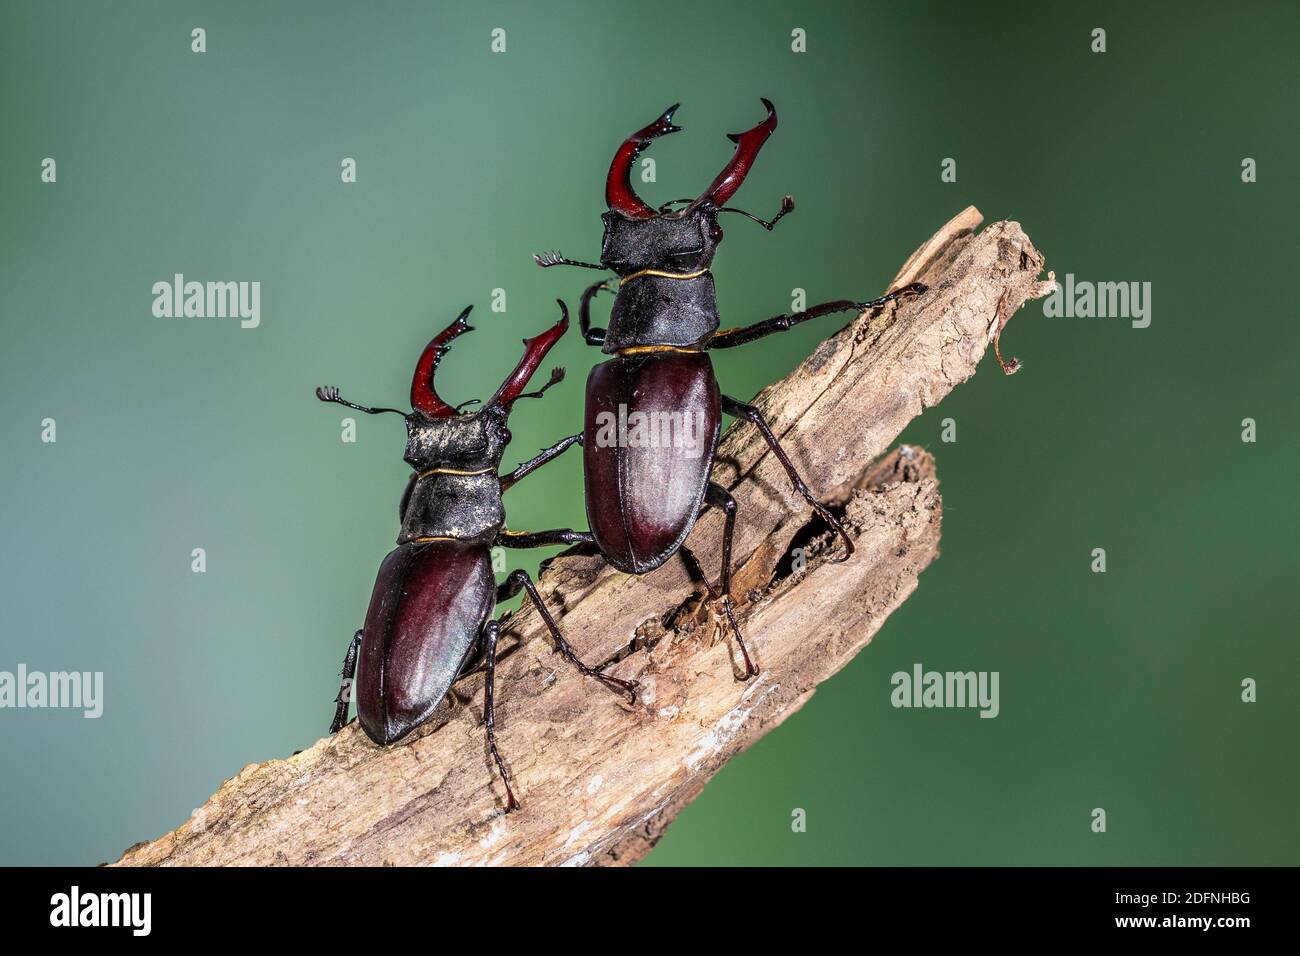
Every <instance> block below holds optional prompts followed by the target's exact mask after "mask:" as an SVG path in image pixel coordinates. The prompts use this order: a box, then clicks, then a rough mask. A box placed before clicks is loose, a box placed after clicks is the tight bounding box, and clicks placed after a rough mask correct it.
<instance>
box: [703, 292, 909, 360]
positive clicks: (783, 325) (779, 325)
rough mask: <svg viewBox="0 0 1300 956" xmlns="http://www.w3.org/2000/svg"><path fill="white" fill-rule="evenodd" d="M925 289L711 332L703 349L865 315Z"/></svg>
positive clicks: (841, 302) (823, 306) (838, 301)
mask: <svg viewBox="0 0 1300 956" xmlns="http://www.w3.org/2000/svg"><path fill="white" fill-rule="evenodd" d="M927 288H928V287H927V286H925V285H924V284H922V283H920V282H912V283H910V284H908V285H905V286H903V287H902V288H901V289H895V290H894V291H893V292H889V293H886V294H885V295H882V296H881V297H880V298H878V299H869V300H868V301H866V302H855V301H853V300H852V299H836V300H835V301H833V302H823V303H822V304H821V305H814V306H813V307H812V308H811V309H805V310H804V311H802V312H795V313H793V314H791V315H778V316H774V317H773V318H770V319H764V320H763V321H762V322H755V323H754V324H753V325H746V326H744V327H743V328H739V329H723V330H722V331H721V332H714V333H713V335H712V337H710V338H709V339H706V340H705V342H704V347H705V348H706V349H730V348H735V347H736V346H737V345H748V344H749V343H750V342H753V341H755V340H756V339H761V338H762V337H763V336H765V335H771V334H772V333H773V332H784V331H786V330H787V329H792V328H794V327H795V326H796V325H798V324H799V323H800V322H807V321H808V320H809V319H817V318H820V317H821V316H823V315H830V314H831V313H833V312H865V311H866V310H867V309H874V308H877V307H879V306H882V305H884V304H885V303H887V302H893V301H894V300H895V299H901V298H903V297H904V296H910V295H920V294H921V293H922V292H924V291H925V290H926V289H927Z"/></svg>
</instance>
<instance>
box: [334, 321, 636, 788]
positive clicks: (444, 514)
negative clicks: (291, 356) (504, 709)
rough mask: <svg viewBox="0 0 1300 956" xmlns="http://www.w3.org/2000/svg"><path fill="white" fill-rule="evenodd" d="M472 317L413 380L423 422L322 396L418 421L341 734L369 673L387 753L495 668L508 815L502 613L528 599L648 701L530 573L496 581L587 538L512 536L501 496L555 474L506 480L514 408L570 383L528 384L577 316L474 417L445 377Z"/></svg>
mask: <svg viewBox="0 0 1300 956" xmlns="http://www.w3.org/2000/svg"><path fill="white" fill-rule="evenodd" d="M472 308H473V307H472V306H470V307H468V308H466V309H465V310H464V311H463V312H461V314H460V315H459V316H458V317H457V318H456V321H454V322H452V323H451V325H449V326H447V328H445V329H443V330H442V331H441V332H439V333H438V334H437V335H436V336H434V338H433V340H432V341H431V342H429V344H428V345H427V346H426V347H425V349H424V352H423V354H421V356H420V361H419V363H418V364H417V365H416V367H415V377H414V379H413V380H412V382H411V412H410V414H407V413H405V412H403V411H401V410H400V409H396V408H368V407H367V406H365V405H357V404H355V403H353V402H350V401H347V400H346V399H344V398H342V397H340V396H339V390H338V389H337V388H334V387H333V386H323V387H321V388H318V389H317V390H316V397H317V398H319V399H320V400H321V401H323V402H335V403H337V404H339V405H346V406H347V407H348V408H355V409H356V410H357V411H360V412H365V413H366V414H367V415H378V414H382V413H384V412H392V413H394V414H397V415H401V416H402V417H403V418H405V419H406V431H407V443H406V455H405V458H406V461H407V462H408V463H409V464H410V465H411V467H412V469H414V471H413V472H412V474H411V476H410V479H409V480H408V481H407V485H406V491H405V493H404V494H403V495H402V501H401V506H400V512H401V522H402V530H401V534H400V535H399V536H398V538H397V548H396V549H395V550H393V551H391V552H389V554H388V556H387V557H385V558H384V560H383V563H382V564H381V565H380V568H379V575H378V578H377V579H376V581H375V587H374V591H373V593H372V595H371V598H370V608H369V610H368V611H367V612H366V619H365V625H364V626H363V627H362V629H361V630H359V631H357V632H356V634H355V635H353V637H352V640H351V642H349V644H348V648H347V653H346V655H345V656H344V659H343V673H342V683H341V685H340V687H339V693H338V697H337V698H335V704H336V710H335V714H334V722H333V723H332V724H331V726H330V733H336V732H337V731H338V730H339V729H340V728H342V727H343V725H344V724H345V723H346V722H347V715H348V702H349V699H350V697H351V689H352V681H353V678H354V676H355V675H356V672H357V669H358V666H359V667H360V671H361V681H360V685H361V686H360V690H359V692H358V694H357V719H358V720H359V721H360V723H361V727H362V729H363V730H365V732H366V735H367V736H369V737H370V739H371V740H373V741H374V742H375V743H377V744H380V745H387V744H391V743H393V742H395V741H398V740H401V739H402V738H403V737H405V736H406V735H407V734H409V733H410V732H411V731H413V730H414V729H415V728H416V727H419V726H420V725H421V724H422V723H424V722H425V721H426V720H427V719H428V718H429V716H430V715H431V714H432V713H433V711H434V709H435V708H436V707H437V706H438V704H439V703H440V702H441V701H442V699H443V697H444V696H445V695H446V694H447V692H448V690H449V689H450V688H451V685H452V684H453V683H454V682H455V681H456V679H457V678H458V677H460V676H461V675H463V674H466V673H467V672H469V671H471V670H474V669H477V667H478V666H479V665H480V664H485V666H486V669H487V675H486V685H485V689H484V697H483V720H484V724H485V725H486V727H487V742H488V749H489V751H490V752H491V755H492V760H493V762H494V763H495V764H496V767H497V770H498V771H499V772H500V773H501V779H502V781H503V782H504V783H505V788H506V801H507V802H506V811H507V812H509V811H511V810H514V809H515V808H517V807H518V806H519V803H518V801H517V800H516V799H515V795H514V791H513V790H512V789H511V787H510V778H509V777H508V776H507V774H506V768H505V763H504V762H503V761H502V759H501V754H500V752H499V751H498V750H497V744H496V734H495V726H494V722H493V707H492V702H493V679H494V676H495V664H496V649H497V638H498V635H499V633H500V629H501V625H500V622H499V621H497V620H493V618H492V612H493V608H494V607H495V606H496V604H497V603H498V602H500V601H505V600H508V599H509V598H512V597H514V596H515V595H517V594H518V593H519V592H520V590H521V589H522V590H524V591H526V592H527V594H528V597H529V598H530V599H531V600H532V602H533V604H534V605H535V606H536V608H537V610H538V612H539V613H540V614H541V616H542V620H543V621H544V622H545V624H546V627H547V629H548V630H549V631H550V633H551V637H552V638H554V640H555V644H556V647H557V649H558V650H559V651H560V653H561V654H562V655H563V656H564V657H565V658H566V659H567V660H568V661H569V662H570V663H572V664H573V665H574V666H575V667H577V669H578V670H579V671H581V672H582V673H583V674H584V675H586V676H588V677H595V678H597V679H598V680H600V681H602V682H604V683H605V684H606V685H608V686H609V687H611V688H614V689H616V690H618V691H620V692H623V693H626V694H628V695H629V697H630V698H631V699H632V701H633V702H635V700H636V689H637V685H636V683H635V682H632V681H624V680H619V679H618V678H616V677H611V676H609V675H607V674H604V673H601V672H600V671H598V670H596V669H595V668H592V667H588V666H587V665H586V664H584V663H583V662H582V661H581V660H580V659H579V658H578V656H577V655H576V654H575V653H574V651H573V648H572V647H570V646H569V644H568V642H566V641H565V640H564V637H563V636H562V635H561V634H560V630H559V628H558V627H557V626H556V624H555V619H554V618H553V617H551V614H550V611H548V610H547V608H546V604H545V603H544V602H543V600H542V597H541V595H540V594H539V593H538V591H537V587H536V585H534V584H533V581H532V578H530V577H529V575H528V572H527V571H524V570H522V569H520V570H517V571H513V572H511V574H510V575H509V577H508V578H507V579H506V581H505V583H503V584H502V585H500V587H498V586H497V585H496V583H495V579H494V577H493V573H492V558H491V548H492V547H493V546H494V545H503V546H505V547H509V548H536V547H545V546H546V545H551V544H572V543H575V541H577V540H579V539H577V538H575V537H574V534H573V532H571V531H567V530H556V531H540V532H534V533H523V532H518V531H507V530H505V511H504V509H503V507H502V503H501V495H502V493H503V492H505V491H506V490H508V489H509V488H510V487H511V486H512V485H513V484H514V483H515V482H517V481H519V479H521V478H523V477H524V476H525V475H527V474H529V473H531V472H532V471H534V470H536V469H537V468H538V467H540V466H541V465H543V464H545V463H546V462H547V461H548V460H549V458H548V457H547V456H546V455H539V456H538V457H536V458H534V459H532V460H531V461H527V462H524V463H523V464H522V465H520V466H519V467H518V468H516V469H515V470H514V471H512V472H509V473H508V474H504V475H502V474H498V469H499V468H500V465H501V458H502V455H503V454H504V452H505V448H506V445H507V444H508V443H509V441H510V430H509V428H507V427H506V422H507V419H508V418H509V416H510V411H511V408H512V407H513V405H514V403H515V402H516V401H518V400H519V399H521V398H540V397H541V396H542V394H543V393H544V392H545V391H546V390H547V389H548V388H550V387H551V386H552V385H555V384H556V383H558V382H560V381H561V380H563V378H564V369H562V368H556V369H554V370H553V371H552V373H551V377H550V380H549V381H548V382H547V383H546V384H545V385H544V386H542V388H541V389H540V390H538V391H536V392H525V391H524V388H525V387H526V386H527V385H528V380H529V379H530V378H531V377H532V375H533V373H534V372H536V371H537V368H538V366H539V365H541V363H542V360H543V358H545V356H546V353H547V352H548V351H550V349H551V347H552V346H553V345H555V343H556V342H557V341H559V339H560V337H561V336H562V335H563V334H564V333H565V331H566V330H567V329H568V327H569V312H568V308H567V307H566V306H565V304H564V303H563V302H560V311H561V313H562V317H561V318H560V321H559V322H557V323H556V324H555V325H553V326H551V327H550V328H549V329H547V330H546V331H545V332H543V333H541V334H540V335H538V336H535V337H534V338H531V339H525V340H524V357H523V358H522V359H521V360H520V362H519V364H518V366H517V367H516V368H515V370H514V371H513V372H511V373H510V376H509V377H508V378H507V379H506V380H505V382H503V383H502V385H501V387H500V388H499V389H497V392H496V394H495V395H493V396H492V397H491V398H490V399H488V402H487V404H486V405H484V406H483V407H482V408H481V409H479V410H478V411H476V412H474V413H472V414H469V413H462V412H461V409H462V408H464V407H465V406H467V405H473V404H478V402H477V400H473V401H470V402H464V403H462V404H461V405H458V406H456V407H455V408H452V407H451V406H449V405H448V404H446V403H445V402H444V401H443V400H442V399H440V398H439V397H438V394H437V392H436V391H435V389H434V381H433V380H434V373H435V371H436V370H437V368H438V363H439V361H440V360H441V359H442V357H443V356H444V355H445V354H446V353H447V352H448V351H449V349H450V347H451V342H452V340H453V339H455V338H456V337H457V336H460V335H463V334H464V333H466V332H471V331H473V327H472V326H470V325H469V323H468V322H467V321H466V319H467V318H468V316H469V313H470V310H471V309H472Z"/></svg>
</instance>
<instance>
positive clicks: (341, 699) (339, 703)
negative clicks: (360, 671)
mask: <svg viewBox="0 0 1300 956" xmlns="http://www.w3.org/2000/svg"><path fill="white" fill-rule="evenodd" d="M360 647H361V632H360V631H357V632H356V633H355V634H353V635H352V640H350V641H348V649H347V653H345V654H344V655H343V670H342V671H341V672H340V674H339V677H340V678H342V679H341V680H340V681H339V694H338V696H337V697H335V698H334V705H335V706H334V721H333V723H331V724H330V733H332V734H337V733H338V732H339V731H340V730H342V729H343V727H344V725H346V724H347V722H348V704H350V703H351V702H352V680H353V678H355V677H356V675H357V651H358V649H359V648H360Z"/></svg>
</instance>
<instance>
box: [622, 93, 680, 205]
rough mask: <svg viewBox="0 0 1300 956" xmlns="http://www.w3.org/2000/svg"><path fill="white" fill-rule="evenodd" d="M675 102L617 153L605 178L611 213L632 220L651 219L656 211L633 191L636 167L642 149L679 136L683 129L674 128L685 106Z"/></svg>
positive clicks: (633, 135)
mask: <svg viewBox="0 0 1300 956" xmlns="http://www.w3.org/2000/svg"><path fill="white" fill-rule="evenodd" d="M681 105H682V104H680V103H674V104H673V105H672V106H670V107H668V109H666V110H664V111H663V113H661V114H660V115H659V118H658V119H656V120H655V121H654V122H653V123H651V124H650V125H648V126H643V127H641V128H640V129H639V130H637V131H636V132H635V133H633V134H632V135H631V136H629V137H628V138H627V139H625V140H624V141H623V143H622V145H620V146H619V148H618V150H617V151H615V153H614V159H613V162H611V163H610V164H609V174H608V175H607V176H606V177H605V205H607V206H608V207H609V208H610V210H611V211H613V212H618V213H622V214H623V215H624V216H627V217H628V218H630V219H651V218H653V217H654V215H655V211H654V210H653V209H651V208H650V207H649V206H647V205H646V204H645V203H644V202H642V201H641V198H640V197H639V196H637V194H636V192H635V191H634V190H633V189H632V164H633V163H634V162H635V161H636V158H637V156H638V154H640V152H641V150H643V149H645V148H646V147H647V146H649V145H650V144H651V143H652V142H653V141H654V140H656V139H658V138H659V137H660V136H667V135H668V134H669V133H678V132H680V131H681V127H680V126H674V125H673V113H675V112H676V111H677V108H678V107H679V106H681Z"/></svg>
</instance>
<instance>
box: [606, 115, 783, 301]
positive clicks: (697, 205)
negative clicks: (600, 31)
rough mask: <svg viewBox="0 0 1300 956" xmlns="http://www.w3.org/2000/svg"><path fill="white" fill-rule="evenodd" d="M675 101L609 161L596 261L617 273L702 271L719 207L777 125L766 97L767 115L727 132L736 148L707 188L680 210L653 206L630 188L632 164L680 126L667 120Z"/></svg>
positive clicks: (715, 236)
mask: <svg viewBox="0 0 1300 956" xmlns="http://www.w3.org/2000/svg"><path fill="white" fill-rule="evenodd" d="M678 105H680V104H675V105H673V106H670V107H669V108H668V109H667V110H665V111H664V112H663V114H662V115H661V116H660V117H659V118H658V119H656V120H655V121H654V122H653V123H651V124H650V125H648V126H645V127H642V128H641V129H639V130H637V131H636V132H635V133H633V134H632V135H631V136H629V137H628V138H627V139H626V140H624V141H623V143H622V145H621V146H619V148H618V150H617V151H616V152H615V153H614V160H613V162H612V163H611V164H610V167H609V175H608V176H607V177H606V179H605V203H606V205H607V206H609V212H607V213H605V214H604V215H603V216H602V217H601V218H602V219H603V220H604V223H605V237H604V240H603V242H602V244H601V252H600V264H601V265H602V266H605V267H606V268H608V269H611V270H613V271H614V272H616V273H618V274H619V275H624V276H626V275H630V274H631V273H633V272H639V271H641V270H642V269H658V270H663V271H665V272H673V273H690V272H697V271H699V270H701V269H707V268H708V267H709V264H710V263H711V262H712V261H713V253H714V251H715V250H716V249H717V246H718V243H719V242H721V241H722V229H721V227H720V226H719V225H718V218H717V214H718V211H719V210H720V209H721V208H722V207H723V206H724V205H726V203H727V200H729V199H730V198H731V197H732V196H733V195H735V193H736V190H738V189H739V188H740V186H741V184H742V183H743V182H744V181H745V177H746V176H747V175H748V174H749V170H750V168H751V167H752V166H753V165H754V160H755V159H756V158H757V157H758V151H759V150H760V149H761V148H762V147H763V144H764V143H765V142H767V138H768V137H769V136H771V135H772V131H773V130H775V129H776V107H774V106H773V105H772V103H771V102H770V101H769V100H766V99H765V100H763V105H764V106H765V107H767V117H766V118H765V119H764V120H763V121H762V122H761V123H759V124H758V125H757V126H755V127H753V128H752V129H748V130H746V131H745V132H743V133H729V134H728V137H727V138H728V139H730V140H731V141H732V142H733V143H735V144H736V151H735V153H734V154H733V155H732V157H731V160H730V161H729V162H728V163H727V165H726V166H724V167H723V169H722V172H720V173H718V175H717V177H715V178H714V180H713V182H712V183H711V184H710V185H709V187H708V188H707V189H706V190H704V192H703V193H701V194H700V195H699V197H698V198H696V199H694V200H692V201H691V202H690V203H689V204H687V205H686V206H684V207H683V208H681V209H678V210H670V209H669V208H668V207H669V206H671V205H672V204H671V203H669V204H667V205H666V206H662V207H660V208H659V209H658V210H655V209H652V208H651V207H650V206H648V205H646V204H645V203H644V202H643V201H642V200H641V198H640V197H639V196H637V194H636V193H635V191H633V189H632V166H633V164H634V163H635V161H636V157H637V156H638V155H639V154H640V152H641V150H643V149H645V148H646V147H647V146H649V145H650V144H651V143H652V142H653V141H654V140H656V139H657V138H659V137H660V136H666V135H667V134H669V133H676V132H679V131H680V130H681V127H680V126H674V125H673V121H672V119H673V113H674V112H676V110H677V106H678Z"/></svg>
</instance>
